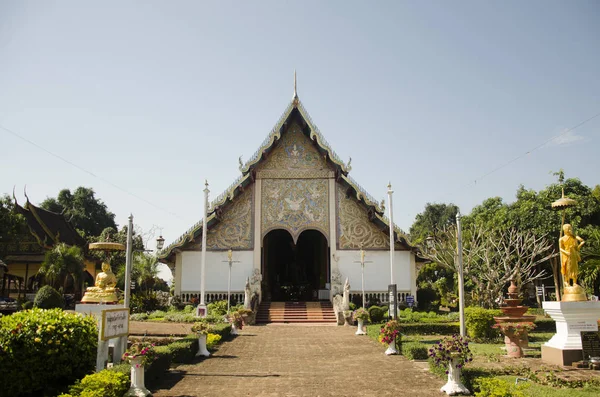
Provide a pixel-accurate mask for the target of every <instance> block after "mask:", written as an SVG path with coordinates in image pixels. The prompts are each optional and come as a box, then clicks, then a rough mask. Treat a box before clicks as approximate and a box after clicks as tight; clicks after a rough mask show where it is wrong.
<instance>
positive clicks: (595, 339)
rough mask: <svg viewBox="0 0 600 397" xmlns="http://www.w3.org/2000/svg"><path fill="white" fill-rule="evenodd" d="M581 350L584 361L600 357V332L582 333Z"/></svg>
mask: <svg viewBox="0 0 600 397" xmlns="http://www.w3.org/2000/svg"><path fill="white" fill-rule="evenodd" d="M581 348H582V349H583V359H584V360H586V359H588V358H590V357H600V332H582V333H581Z"/></svg>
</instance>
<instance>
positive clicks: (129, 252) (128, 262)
mask: <svg viewBox="0 0 600 397" xmlns="http://www.w3.org/2000/svg"><path fill="white" fill-rule="evenodd" d="M132 253H133V215H132V214H129V223H128V224H127V250H126V251H125V301H124V307H125V308H126V309H127V308H129V302H130V299H131V259H132V258H131V255H132Z"/></svg>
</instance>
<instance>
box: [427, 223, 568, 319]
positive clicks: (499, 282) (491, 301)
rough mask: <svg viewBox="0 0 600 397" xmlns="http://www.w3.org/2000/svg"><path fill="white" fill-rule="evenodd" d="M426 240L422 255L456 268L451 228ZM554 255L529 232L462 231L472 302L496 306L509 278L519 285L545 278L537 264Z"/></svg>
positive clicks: (454, 236) (545, 242) (541, 239)
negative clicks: (472, 288) (472, 289)
mask: <svg viewBox="0 0 600 397" xmlns="http://www.w3.org/2000/svg"><path fill="white" fill-rule="evenodd" d="M426 242H427V244H428V246H427V247H424V249H423V251H424V256H425V257H427V258H428V259H429V260H431V261H434V262H436V263H439V264H440V265H442V266H445V267H447V268H448V269H450V270H453V271H455V272H457V271H458V269H457V260H456V253H457V248H456V247H457V233H456V228H455V227H449V228H446V229H444V230H441V231H440V232H439V233H436V236H435V237H433V238H431V239H428V240H426ZM555 255H556V252H555V251H554V250H553V243H552V241H550V240H548V239H547V238H546V236H541V237H540V236H536V235H535V234H533V233H532V232H522V231H519V230H516V229H510V230H508V231H504V232H497V231H493V230H485V229H483V228H481V227H477V226H473V227H472V228H469V229H467V230H464V231H463V275H464V277H465V279H468V280H470V281H471V283H472V284H473V286H474V291H473V300H474V303H476V304H478V305H480V306H483V307H489V308H491V307H494V306H495V305H497V304H498V302H499V301H500V300H501V299H502V295H503V292H504V288H505V287H506V285H507V284H508V283H509V282H510V280H514V281H515V282H516V283H517V285H519V286H520V287H521V286H524V285H526V284H527V283H530V282H532V281H534V280H537V279H539V278H543V277H545V276H546V272H545V271H543V270H542V271H540V270H539V266H538V265H540V264H541V263H543V262H545V261H547V260H549V259H550V258H552V257H553V256H555Z"/></svg>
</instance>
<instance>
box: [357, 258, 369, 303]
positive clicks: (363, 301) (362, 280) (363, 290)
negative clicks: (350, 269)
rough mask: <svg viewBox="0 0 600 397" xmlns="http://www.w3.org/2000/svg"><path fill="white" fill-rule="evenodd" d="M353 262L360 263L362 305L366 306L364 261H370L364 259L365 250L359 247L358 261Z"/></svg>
mask: <svg viewBox="0 0 600 397" xmlns="http://www.w3.org/2000/svg"><path fill="white" fill-rule="evenodd" d="M354 263H360V270H361V273H360V278H361V282H362V307H363V308H365V309H366V308H367V306H366V303H365V263H371V261H365V250H364V249H363V248H362V246H361V247H360V261H354Z"/></svg>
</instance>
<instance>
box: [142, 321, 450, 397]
mask: <svg viewBox="0 0 600 397" xmlns="http://www.w3.org/2000/svg"><path fill="white" fill-rule="evenodd" d="M354 331H355V328H350V327H336V326H301V325H272V324H271V325H267V326H254V327H245V328H244V329H243V331H241V332H240V336H238V337H236V338H235V339H233V340H232V341H230V342H225V343H223V344H221V345H220V346H219V350H218V351H217V352H215V353H214V355H213V356H212V357H210V358H207V359H198V361H196V362H195V363H194V364H190V365H181V366H179V367H177V368H175V369H172V370H171V371H169V373H168V374H166V375H165V377H164V379H163V380H162V383H161V384H160V385H159V387H158V388H157V389H155V390H153V392H154V394H153V395H154V396H179V397H184V396H206V397H209V396H219V397H227V396H273V397H275V396H307V397H308V396H310V397H317V396H398V395H404V396H419V397H421V396H422V397H425V396H438V397H441V396H442V395H443V394H442V393H440V391H439V388H440V387H441V386H442V385H443V384H444V383H445V382H444V381H443V380H441V379H439V378H436V377H434V376H433V375H431V374H430V373H429V372H428V371H427V364H426V363H424V362H420V363H413V362H410V361H408V360H407V359H406V358H404V357H402V356H390V357H386V356H385V355H384V354H383V352H384V350H385V348H384V346H382V345H380V344H378V343H376V342H374V341H373V340H371V339H370V338H369V337H367V336H356V335H354Z"/></svg>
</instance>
